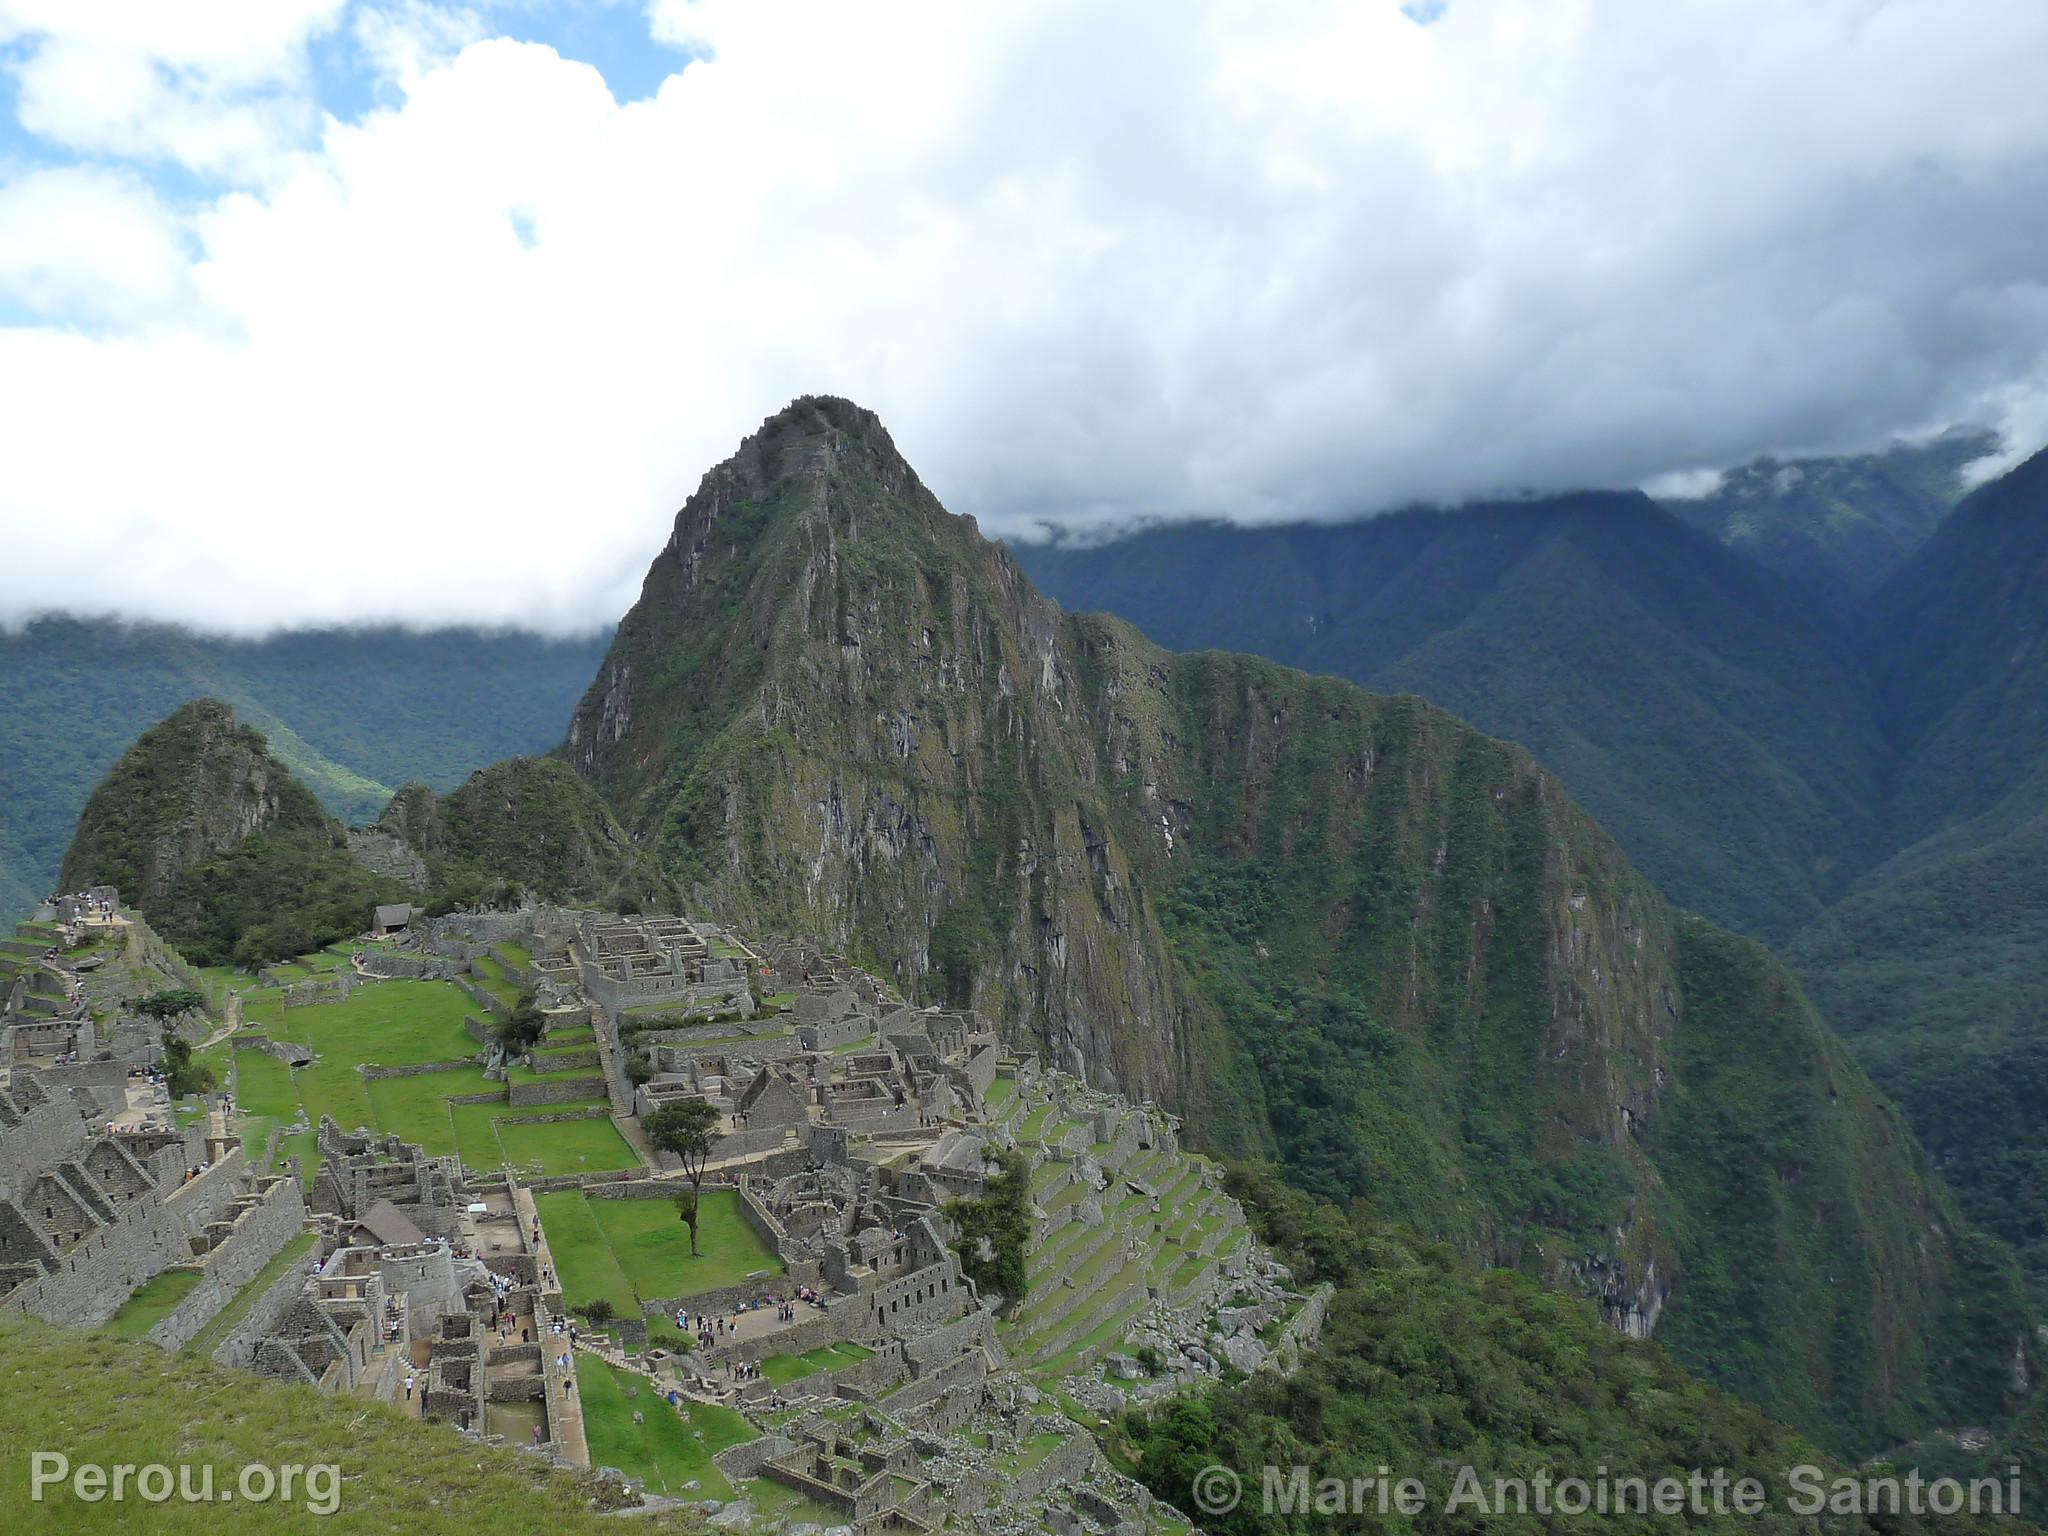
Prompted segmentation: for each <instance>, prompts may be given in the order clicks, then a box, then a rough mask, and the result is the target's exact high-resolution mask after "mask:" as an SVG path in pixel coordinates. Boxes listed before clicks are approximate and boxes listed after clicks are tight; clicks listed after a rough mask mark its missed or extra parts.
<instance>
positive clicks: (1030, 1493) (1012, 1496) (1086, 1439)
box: [1003, 1427, 1100, 1504]
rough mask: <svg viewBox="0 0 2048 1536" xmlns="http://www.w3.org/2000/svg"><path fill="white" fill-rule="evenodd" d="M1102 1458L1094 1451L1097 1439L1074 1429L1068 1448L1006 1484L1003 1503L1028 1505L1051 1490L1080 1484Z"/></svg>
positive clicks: (1064, 1447)
mask: <svg viewBox="0 0 2048 1536" xmlns="http://www.w3.org/2000/svg"><path fill="white" fill-rule="evenodd" d="M1099 1454H1100V1453H1099V1452H1098V1451H1097V1450H1096V1449H1095V1437H1094V1436H1092V1435H1090V1434H1089V1433H1088V1432H1087V1431H1086V1430H1085V1429H1081V1428H1079V1427H1075V1428H1074V1432H1073V1433H1072V1434H1070V1435H1068V1436H1067V1440H1066V1444H1064V1445H1062V1446H1061V1447H1060V1448H1059V1449H1058V1450H1056V1451H1054V1452H1053V1453H1052V1454H1051V1455H1050V1456H1048V1457H1046V1458H1045V1460H1043V1461H1041V1462H1040V1463H1039V1464H1038V1465H1037V1466H1035V1467H1032V1468H1030V1469H1028V1470H1027V1471H1024V1472H1020V1473H1019V1474H1018V1475H1017V1476H1015V1477H1013V1478H1010V1479H1008V1480H1006V1481H1005V1483H1004V1484H1003V1501H1004V1502H1005V1503H1006V1504H1021V1503H1028V1502H1030V1501H1031V1500H1033V1499H1036V1498H1038V1497H1039V1496H1040V1495H1041V1494H1043V1493H1044V1492H1045V1490H1046V1489H1048V1488H1052V1487H1055V1486H1057V1485H1059V1484H1061V1483H1078V1482H1080V1481H1081V1480H1082V1479H1083V1478H1085V1477H1086V1476H1087V1475H1088V1472H1089V1469H1090V1468H1092V1467H1093V1466H1094V1465H1095V1458H1096V1456H1097V1455H1099Z"/></svg>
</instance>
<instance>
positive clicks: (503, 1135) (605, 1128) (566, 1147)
mask: <svg viewBox="0 0 2048 1536" xmlns="http://www.w3.org/2000/svg"><path fill="white" fill-rule="evenodd" d="M549 1107H550V1108H554V1107H555V1106H553V1105H550V1106H549ZM497 1130H498V1145H499V1146H500V1147H501V1148H502V1149H503V1150H504V1154H505V1161H506V1162H508V1163H510V1164H511V1165H512V1166H513V1167H515V1168H519V1169H522V1170H525V1171H527V1172H530V1173H533V1174H535V1175H537V1176H539V1177H541V1178H553V1177H556V1176H557V1175H560V1174H565V1173H610V1172H612V1171H613V1170H615V1169H619V1168H635V1167H638V1166H639V1164H640V1159H639V1157H638V1156H637V1155H636V1154H635V1153H634V1151H633V1149H632V1148H631V1147H630V1146H628V1145H627V1144H626V1138H625V1137H623V1136H621V1135H620V1134H619V1128H618V1127H617V1126H616V1125H613V1124H612V1121H611V1116H610V1115H606V1116H605V1117H604V1118H603V1119H602V1120H554V1121H549V1122H548V1123H546V1124H534V1123H533V1122H532V1121H530V1120H528V1119H526V1118H524V1117H521V1116H518V1115H513V1116H510V1117H507V1118H504V1119H501V1120H499V1121H498V1123H497Z"/></svg>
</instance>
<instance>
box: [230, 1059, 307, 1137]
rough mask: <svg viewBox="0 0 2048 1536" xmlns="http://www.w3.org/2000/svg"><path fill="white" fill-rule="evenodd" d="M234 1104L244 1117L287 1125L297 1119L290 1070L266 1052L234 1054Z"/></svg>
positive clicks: (295, 1088) (297, 1104) (295, 1092)
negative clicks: (261, 1116) (254, 1117)
mask: <svg viewBox="0 0 2048 1536" xmlns="http://www.w3.org/2000/svg"><path fill="white" fill-rule="evenodd" d="M235 1103H236V1106H237V1107H238V1108H239V1109H241V1110H242V1111H243V1113H245V1114H250V1115H263V1116H267V1117H268V1118H270V1119H272V1120H277V1121H281V1122H283V1123H284V1124H287V1125H289V1124H290V1123H291V1122H292V1121H294V1120H296V1119H298V1118H299V1090H298V1086H297V1085H296V1084H295V1083H293V1082H292V1069H291V1068H290V1067H288V1066H286V1065H285V1064H284V1063H283V1062H281V1061H279V1060H278V1059H277V1058H276V1057H275V1056H272V1055H271V1054H270V1053H269V1052H268V1051H237V1052H235Z"/></svg>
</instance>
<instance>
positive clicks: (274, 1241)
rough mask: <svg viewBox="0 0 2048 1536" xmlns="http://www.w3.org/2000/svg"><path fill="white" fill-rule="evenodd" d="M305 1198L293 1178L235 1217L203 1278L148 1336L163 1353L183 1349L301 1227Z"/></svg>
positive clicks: (210, 1256)
mask: <svg viewBox="0 0 2048 1536" xmlns="http://www.w3.org/2000/svg"><path fill="white" fill-rule="evenodd" d="M305 1218H306V1200H305V1195H304V1193H303V1192H302V1190H301V1189H300V1186H299V1181H298V1180H297V1179H290V1178H285V1179H278V1180H275V1181H274V1182H273V1183H272V1184H271V1186H270V1187H269V1188H268V1189H266V1190H265V1191H264V1192H263V1198H262V1203H261V1204H258V1205H254V1206H251V1207H250V1208H249V1209H248V1210H246V1211H244V1212H242V1214H241V1215H240V1216H239V1217H237V1218H236V1219H235V1229H234V1231H233V1232H232V1233H230V1234H229V1235H228V1237H227V1238H226V1239H225V1240H224V1241H222V1242H221V1243H220V1244H219V1245H218V1246H216V1247H215V1248H214V1249H213V1251H212V1252H211V1253H209V1254H207V1256H206V1259H205V1261H204V1263H203V1265H202V1266H201V1267H202V1270H203V1272H204V1273H203V1278H201V1280H200V1282H199V1284H198V1285H196V1286H194V1287H193V1288H192V1291H191V1294H189V1295H188V1296H186V1298H185V1299H184V1300H183V1301H182V1302H180V1303H179V1304H178V1306H177V1307H176V1309H174V1310H173V1311H172V1312H171V1314H170V1315H169V1316H168V1317H166V1318H164V1319H163V1321H162V1322H160V1323H158V1324H157V1325H156V1326H155V1327H154V1328H152V1329H150V1331H149V1333H148V1334H147V1335H146V1337H147V1338H148V1339H149V1341H150V1342H151V1343H152V1344H155V1345H158V1346H160V1347H161V1348H164V1349H181V1348H183V1347H184V1345H185V1343H186V1342H187V1341H188V1340H190V1339H191V1338H192V1337H193V1336H194V1335H196V1334H197V1333H198V1332H199V1330H200V1329H202V1328H204V1327H205V1326H206V1325H207V1324H208V1323H210V1322H212V1321H213V1320H214V1318H215V1317H216V1316H217V1315H218V1314H219V1313H220V1310H221V1309H222V1308H223V1307H225V1306H227V1304H228V1303H229V1302H231V1301H233V1300H234V1299H235V1297H236V1296H237V1295H238V1294H240V1292H241V1289H242V1287H243V1286H245V1285H247V1284H248V1283H249V1282H250V1281H251V1280H253V1279H255V1278H256V1276H257V1275H258V1274H259V1273H260V1272H261V1271H262V1269H263V1266H264V1265H266V1264H268V1263H269V1262H270V1261H271V1260H272V1259H273V1258H275V1257H276V1256H277V1251H278V1250H279V1249H280V1248H282V1247H284V1245H285V1244H286V1243H288V1242H290V1241H291V1240H292V1239H293V1238H294V1237H295V1236H297V1235H298V1233H299V1231H300V1229H301V1228H302V1227H303V1226H304V1225H305Z"/></svg>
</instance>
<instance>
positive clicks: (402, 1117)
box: [236, 981, 639, 1185]
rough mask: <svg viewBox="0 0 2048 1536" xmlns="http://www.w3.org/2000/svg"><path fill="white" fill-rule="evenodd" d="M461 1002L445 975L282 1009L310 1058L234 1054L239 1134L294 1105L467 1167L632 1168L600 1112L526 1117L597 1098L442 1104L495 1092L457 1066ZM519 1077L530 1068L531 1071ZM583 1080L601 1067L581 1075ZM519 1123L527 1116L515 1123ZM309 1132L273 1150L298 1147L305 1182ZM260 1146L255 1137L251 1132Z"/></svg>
mask: <svg viewBox="0 0 2048 1536" xmlns="http://www.w3.org/2000/svg"><path fill="white" fill-rule="evenodd" d="M467 1011H472V1009H471V1005H470V1004H469V1001H468V999H467V998H465V997H464V996H463V995H462V993H461V992H460V990H458V989H457V988H456V987H455V986H454V985H453V984H451V983H449V982H407V981H388V982H380V983H378V984H377V985H375V986H370V987H362V988H359V989H358V990H357V991H356V992H355V993H354V994H353V995H352V996H350V997H349V998H348V1000H347V1001H346V1002H341V1003H319V1004H314V1005H312V1006H310V1007H306V1008H294V1009H292V1010H291V1018H290V1022H289V1023H288V1024H286V1025H284V1026H283V1027H282V1028H274V1029H273V1031H272V1032H273V1033H274V1034H276V1035H278V1036H280V1037H282V1038H284V1039H288V1040H291V1041H293V1042H295V1043H299V1044H304V1045H307V1046H310V1047H311V1048H312V1050H313V1051H314V1053H315V1054H314V1059H313V1061H312V1062H311V1063H310V1064H309V1065H307V1066H304V1067H300V1068H297V1069H296V1070H294V1069H292V1068H290V1067H287V1066H286V1065H285V1064H284V1063H283V1062H281V1061H279V1060H277V1059H276V1058H275V1057H272V1056H269V1055H267V1054H265V1053H264V1052H261V1051H240V1052H237V1053H236V1066H237V1072H238V1076H239V1084H240V1092H239V1106H240V1108H241V1109H242V1110H243V1112H244V1113H245V1114H247V1115H248V1116H250V1117H251V1120H250V1122H249V1123H248V1125H247V1126H246V1127H245V1135H248V1136H251V1137H260V1135H261V1134H262V1130H263V1129H264V1128H263V1127H260V1126H258V1125H257V1124H256V1122H257V1121H261V1120H265V1119H268V1120H274V1121H276V1122H278V1123H280V1124H285V1125H289V1124H291V1123H293V1122H294V1121H296V1120H297V1119H298V1118H299V1116H300V1115H301V1114H302V1113H303V1114H304V1116H305V1118H306V1121H307V1123H308V1124H310V1125H313V1126H316V1127H317V1126H318V1125H319V1123H320V1117H321V1116H322V1115H323V1114H325V1115H332V1116H333V1117H334V1120H335V1122H336V1123H337V1124H338V1125H340V1126H341V1127H342V1128H343V1129H345V1130H354V1129H355V1128H356V1127H358V1126H367V1127H369V1128H371V1129H373V1130H379V1131H386V1132H391V1133H394V1134H396V1135H399V1136H402V1137H403V1138H405V1140H407V1141H411V1142H417V1143H418V1144H419V1145H420V1146H421V1147H422V1148H423V1149H424V1150H425V1151H426V1153H427V1155H428V1156H430V1157H445V1156H448V1155H451V1154H452V1155H455V1156H459V1157H461V1158H462V1160H463V1162H464V1163H465V1164H466V1165H467V1166H469V1167H471V1168H474V1169H496V1168H499V1167H502V1166H503V1165H504V1164H506V1163H511V1164H512V1165H513V1166H514V1167H517V1168H520V1169H522V1170H525V1171H526V1172H528V1173H531V1174H534V1175H537V1176H549V1175H555V1174H565V1173H606V1172H611V1171H613V1170H616V1169H621V1168H632V1167H635V1166H637V1164H638V1163H639V1158H638V1157H637V1156H636V1155H635V1154H634V1152H633V1149H632V1148H631V1147H630V1146H629V1145H628V1144H627V1143H626V1140H625V1138H624V1137H622V1136H620V1134H619V1132H618V1128H617V1127H616V1126H614V1125H613V1124H612V1122H611V1119H610V1117H609V1115H607V1116H606V1117H605V1118H603V1119H594V1120H563V1121H550V1122H547V1123H545V1124H542V1123H538V1121H537V1120H536V1119H535V1117H537V1116H539V1115H544V1114H547V1113H550V1112H553V1111H558V1110H562V1109H571V1108H582V1107H585V1105H589V1106H591V1107H596V1108H601V1109H607V1110H608V1109H609V1108H610V1106H609V1105H608V1104H607V1103H605V1101H604V1100H603V1099H602V1098H599V1097H593V1098H591V1099H589V1100H586V1101H582V1102H580V1103H578V1104H574V1105H568V1104H564V1105H549V1106H547V1107H546V1108H544V1109H542V1108H534V1109H528V1110H524V1111H522V1110H515V1109H512V1108H511V1106H510V1105H509V1104H506V1103H504V1102H502V1101H501V1102H499V1103H495V1104H450V1103H449V1102H448V1100H449V1099H451V1098H461V1097H467V1096H469V1095H472V1094H479V1093H502V1092H503V1087H502V1085H501V1084H498V1083H494V1082H492V1081H491V1080H490V1079H488V1078H486V1077H485V1076H484V1075H483V1069H482V1068H480V1067H476V1066H473V1065H469V1064H468V1063H469V1059H470V1058H471V1057H473V1056H474V1055H475V1053H476V1050H477V1046H476V1042H475V1041H474V1040H472V1039H471V1038H470V1037H469V1033H468V1031H466V1030H465V1029H463V1027H462V1019H463V1016H464V1014H465V1012H467ZM432 1062H462V1063H464V1064H463V1065H461V1066H458V1067H455V1068H453V1069H451V1070H449V1071H444V1072H424V1073H421V1074H419V1075H418V1076H415V1077H385V1078H376V1079H369V1078H365V1077H364V1076H363V1075H362V1074H361V1073H360V1072H359V1071H357V1070H356V1069H357V1067H358V1065H360V1064H372V1065H377V1066H414V1065H421V1064H425V1063H432ZM520 1075H523V1076H526V1077H529V1078H530V1077H531V1076H532V1075H533V1074H531V1073H522V1074H520ZM591 1075H592V1082H593V1086H594V1087H600V1091H601V1086H600V1085H601V1084H602V1076H601V1074H595V1073H593V1074H591ZM522 1121H530V1122H532V1123H521V1122H522ZM313 1139H314V1138H313V1137H312V1136H311V1135H310V1134H309V1135H304V1136H295V1137H287V1138H286V1144H285V1146H284V1147H282V1148H280V1155H286V1154H289V1153H290V1152H291V1151H293V1150H294V1149H295V1148H303V1156H304V1157H305V1159H306V1166H305V1169H304V1172H305V1176H306V1181H307V1183H308V1184H309V1185H310V1183H311V1182H312V1175H313V1168H312V1166H311V1157H312V1152H313ZM255 1146H256V1149H257V1150H259V1151H260V1149H261V1146H262V1143H261V1141H260V1139H258V1140H256V1143H255Z"/></svg>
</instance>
